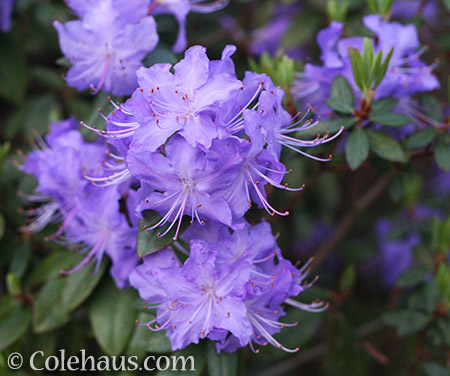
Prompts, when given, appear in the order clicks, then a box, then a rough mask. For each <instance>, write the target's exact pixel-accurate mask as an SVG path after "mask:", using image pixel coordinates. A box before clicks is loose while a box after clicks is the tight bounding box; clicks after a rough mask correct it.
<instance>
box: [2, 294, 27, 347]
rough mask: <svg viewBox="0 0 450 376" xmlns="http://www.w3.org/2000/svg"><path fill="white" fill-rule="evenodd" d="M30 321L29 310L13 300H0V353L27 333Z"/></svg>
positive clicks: (3, 298) (4, 297)
mask: <svg viewBox="0 0 450 376" xmlns="http://www.w3.org/2000/svg"><path fill="white" fill-rule="evenodd" d="M30 321H31V312H30V309H29V308H24V307H22V305H21V304H20V303H19V302H18V301H17V300H16V299H14V298H12V297H10V296H7V295H4V296H2V297H1V298H0V351H3V350H4V349H6V348H7V347H8V346H10V345H12V344H13V343H14V342H16V341H17V340H18V339H19V338H20V337H22V336H23V335H24V334H25V332H26V331H27V329H28V327H29V325H30Z"/></svg>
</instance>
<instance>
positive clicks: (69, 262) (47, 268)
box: [25, 250, 83, 288]
mask: <svg viewBox="0 0 450 376" xmlns="http://www.w3.org/2000/svg"><path fill="white" fill-rule="evenodd" d="M82 259H83V256H82V255H80V254H78V253H77V252H73V251H67V250H66V251H56V252H54V253H52V254H51V255H50V256H47V257H46V258H45V259H44V260H43V261H41V262H40V263H39V264H38V266H37V267H36V268H35V269H34V271H33V273H32V274H31V276H30V277H29V278H28V279H27V280H26V282H25V288H29V287H30V286H32V285H34V284H39V283H42V282H43V281H45V280H46V279H49V278H52V277H54V276H57V275H59V272H60V271H61V270H66V269H69V268H71V267H73V266H75V265H77V263H79V262H81V260H82Z"/></svg>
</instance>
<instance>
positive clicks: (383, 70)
mask: <svg viewBox="0 0 450 376" xmlns="http://www.w3.org/2000/svg"><path fill="white" fill-rule="evenodd" d="M393 52H394V49H393V48H391V49H390V51H389V53H388V54H387V56H386V58H385V59H384V61H383V63H382V64H381V67H380V70H379V71H378V72H376V78H377V80H376V82H375V88H377V87H378V85H379V84H380V83H381V81H382V80H383V78H384V76H385V75H386V72H387V69H388V67H389V62H390V61H391V57H392V53H393Z"/></svg>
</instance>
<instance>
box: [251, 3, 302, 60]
mask: <svg viewBox="0 0 450 376" xmlns="http://www.w3.org/2000/svg"><path fill="white" fill-rule="evenodd" d="M300 8H301V5H299V4H295V3H294V4H289V5H280V4H277V5H275V7H274V10H273V14H272V17H271V19H270V20H268V21H267V22H266V23H265V25H264V26H262V27H260V28H258V29H256V30H254V31H253V32H252V33H251V35H250V53H251V54H253V55H257V56H259V55H261V54H262V53H263V52H266V53H268V54H269V55H275V53H276V52H277V51H279V49H280V45H281V42H282V40H283V36H284V35H285V33H286V31H287V30H288V28H289V27H290V24H291V22H292V20H293V19H294V18H295V17H296V16H297V15H298V13H299V10H300ZM286 54H287V55H288V56H291V57H293V58H294V57H300V56H301V51H300V50H299V49H289V50H288V51H286Z"/></svg>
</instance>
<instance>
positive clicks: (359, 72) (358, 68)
mask: <svg viewBox="0 0 450 376" xmlns="http://www.w3.org/2000/svg"><path fill="white" fill-rule="evenodd" d="M348 57H349V58H350V62H351V63H352V70H353V77H354V79H355V82H356V85H357V86H358V87H359V89H360V90H361V91H364V65H363V61H362V57H361V54H360V53H359V51H358V50H357V49H356V48H353V47H349V48H348Z"/></svg>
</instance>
